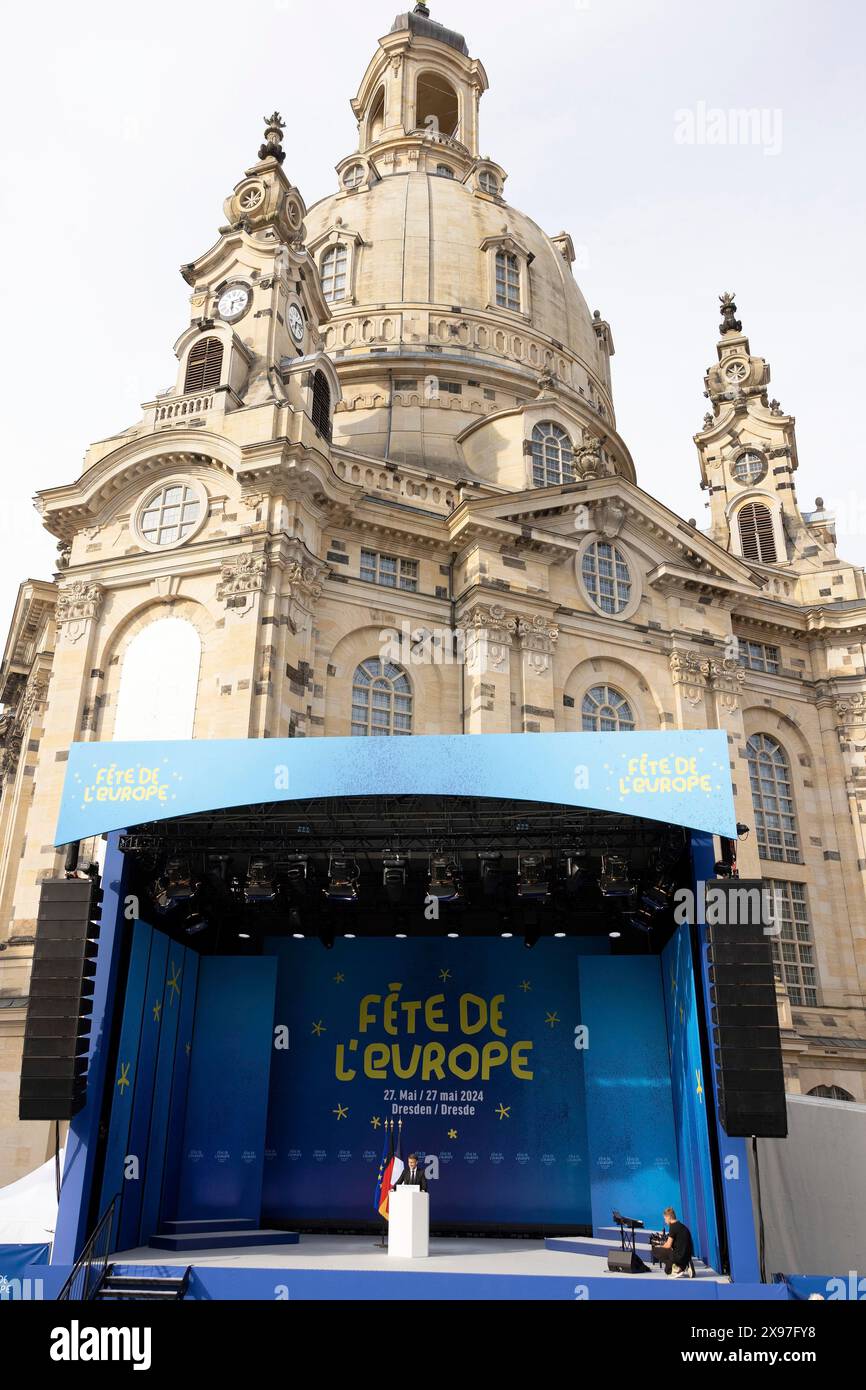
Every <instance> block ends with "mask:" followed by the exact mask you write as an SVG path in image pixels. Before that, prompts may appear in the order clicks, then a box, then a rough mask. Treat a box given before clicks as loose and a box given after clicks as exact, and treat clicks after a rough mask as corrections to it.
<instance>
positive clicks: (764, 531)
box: [737, 502, 776, 565]
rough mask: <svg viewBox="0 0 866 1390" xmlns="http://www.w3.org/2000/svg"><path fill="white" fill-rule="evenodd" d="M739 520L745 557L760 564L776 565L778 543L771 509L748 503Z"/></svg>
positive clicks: (740, 512)
mask: <svg viewBox="0 0 866 1390" xmlns="http://www.w3.org/2000/svg"><path fill="white" fill-rule="evenodd" d="M737 520H738V522H739V526H740V544H741V545H742V548H743V555H744V557H745V558H746V559H747V560H757V561H758V563H759V564H764V565H774V564H775V563H776V542H775V539H774V537H773V518H772V516H771V515H770V509H769V507H764V506H762V504H761V503H760V502H747V503H746V505H745V507H741V509H740V511H739V513H738V515H737Z"/></svg>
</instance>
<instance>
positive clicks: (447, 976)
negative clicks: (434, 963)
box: [439, 970, 451, 981]
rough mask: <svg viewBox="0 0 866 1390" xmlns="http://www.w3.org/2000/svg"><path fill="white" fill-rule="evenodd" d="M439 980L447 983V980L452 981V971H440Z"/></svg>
mask: <svg viewBox="0 0 866 1390" xmlns="http://www.w3.org/2000/svg"><path fill="white" fill-rule="evenodd" d="M439 979H440V980H443V981H445V980H450V979H451V971H450V970H440V971H439Z"/></svg>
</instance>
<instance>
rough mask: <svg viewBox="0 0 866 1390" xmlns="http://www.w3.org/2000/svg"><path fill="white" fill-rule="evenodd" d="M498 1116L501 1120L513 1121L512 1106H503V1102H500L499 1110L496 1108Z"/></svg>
mask: <svg viewBox="0 0 866 1390" xmlns="http://www.w3.org/2000/svg"><path fill="white" fill-rule="evenodd" d="M496 1114H497V1115H498V1116H499V1118H500V1120H510V1119H511V1106H510V1105H503V1104H502V1102H501V1101H500V1102H499V1105H498V1106H497V1108H496Z"/></svg>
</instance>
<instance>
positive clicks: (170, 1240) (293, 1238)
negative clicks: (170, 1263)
mask: <svg viewBox="0 0 866 1390" xmlns="http://www.w3.org/2000/svg"><path fill="white" fill-rule="evenodd" d="M298 1240H299V1237H298V1234H297V1232H296V1231H257V1230H246V1229H244V1230H240V1231H239V1230H238V1229H237V1228H236V1227H230V1226H228V1224H227V1225H226V1226H222V1225H220V1226H219V1227H215V1226H213V1225H211V1226H210V1227H209V1228H208V1229H206V1230H202V1231H193V1232H191V1233H189V1234H183V1233H182V1234H179V1235H176V1234H174V1233H173V1232H171V1231H160V1233H159V1235H156V1236H151V1238H150V1241H149V1244H150V1247H151V1249H153V1250H175V1251H177V1250H240V1249H246V1248H248V1247H251V1246H255V1247H256V1248H258V1247H261V1246H268V1245H297V1244H298Z"/></svg>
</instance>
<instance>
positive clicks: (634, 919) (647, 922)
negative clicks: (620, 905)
mask: <svg viewBox="0 0 866 1390" xmlns="http://www.w3.org/2000/svg"><path fill="white" fill-rule="evenodd" d="M628 922H629V925H630V926H632V927H634V928H635V929H636V930H637V931H641V932H645V933H649V932H651V931H652V929H653V926H654V924H655V913H654V912H651V911H650V909H649V908H647V907H639V908H638V910H637V912H632V913H631V914H630V915H629V918H628Z"/></svg>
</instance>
